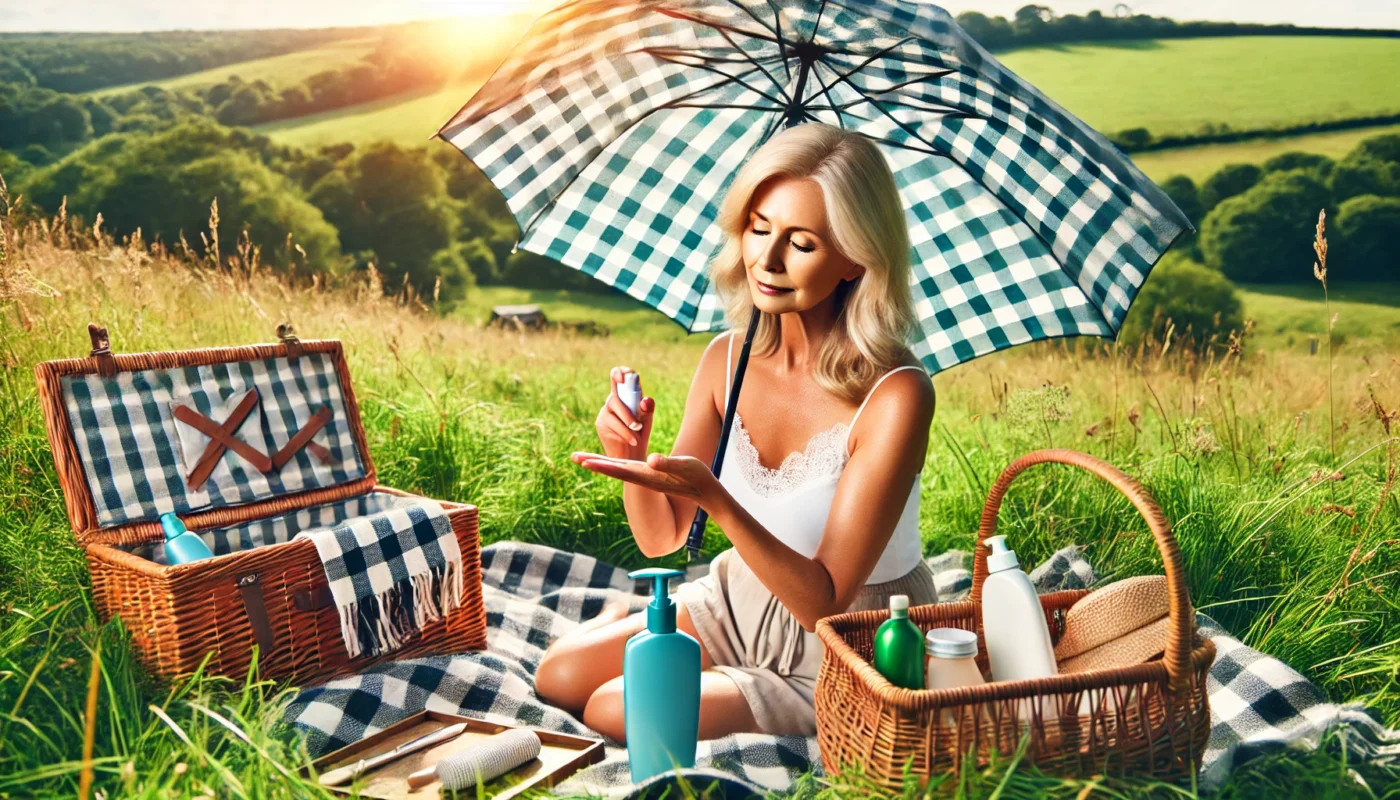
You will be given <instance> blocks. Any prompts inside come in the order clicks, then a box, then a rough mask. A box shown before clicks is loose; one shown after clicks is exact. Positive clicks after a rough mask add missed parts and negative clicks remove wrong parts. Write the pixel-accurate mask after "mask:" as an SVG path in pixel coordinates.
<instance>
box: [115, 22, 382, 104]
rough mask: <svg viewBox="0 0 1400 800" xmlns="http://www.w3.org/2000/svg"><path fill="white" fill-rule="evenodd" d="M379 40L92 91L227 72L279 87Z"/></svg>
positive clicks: (190, 84) (197, 84) (205, 82)
mask: <svg viewBox="0 0 1400 800" xmlns="http://www.w3.org/2000/svg"><path fill="white" fill-rule="evenodd" d="M379 41H380V37H378V36H356V37H353V38H349V39H343V40H340V41H334V42H328V43H326V44H324V45H321V46H320V47H313V48H310V49H308V50H298V51H296V52H293V53H285V54H283V55H279V56H270V57H268V58H257V59H252V60H249V61H241V62H238V63H236V64H227V65H225V66H222V67H215V68H213V69H206V70H202V71H200V72H191V73H189V74H188V75H181V76H179V77H176V78H167V79H165V80H163V81H155V82H153V83H151V84H125V85H122V86H111V87H108V88H106V89H100V90H98V91H95V92H93V94H94V95H96V96H98V97H105V96H108V95H114V94H121V93H123V92H129V91H131V90H132V89H135V88H137V87H138V86H147V85H154V86H160V87H162V88H165V89H171V90H174V89H202V88H204V87H206V86H213V85H214V84H216V83H220V82H222V81H224V80H225V79H227V78H228V77H229V76H230V75H237V76H238V77H240V78H242V79H243V80H244V81H247V82H249V83H251V82H253V81H257V80H264V81H267V82H268V84H270V85H271V86H272V87H273V88H282V87H284V86H291V85H293V84H296V83H300V82H301V81H303V80H306V79H307V78H308V77H310V76H312V75H315V74H316V73H318V72H321V71H323V70H328V69H336V68H337V67H342V66H345V65H347V64H353V63H355V62H356V61H359V60H360V58H361V57H363V56H364V55H366V54H367V53H369V52H370V51H371V50H373V49H374V48H375V46H376V45H377V44H378V43H379Z"/></svg>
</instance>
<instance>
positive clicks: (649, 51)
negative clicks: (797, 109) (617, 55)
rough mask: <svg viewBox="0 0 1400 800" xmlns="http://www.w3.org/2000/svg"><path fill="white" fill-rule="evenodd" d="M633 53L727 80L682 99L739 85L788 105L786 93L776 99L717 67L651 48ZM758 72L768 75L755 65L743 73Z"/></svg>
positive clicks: (702, 59) (701, 58)
mask: <svg viewBox="0 0 1400 800" xmlns="http://www.w3.org/2000/svg"><path fill="white" fill-rule="evenodd" d="M633 52H642V53H646V54H647V55H649V56H652V57H653V58H659V59H661V60H662V61H665V62H667V63H670V64H677V65H679V66H682V67H691V68H694V69H703V70H706V71H707V72H713V73H715V74H716V75H723V76H724V77H725V80H722V81H720V82H718V83H713V84H710V85H709V86H706V87H705V88H703V89H699V90H697V91H695V92H693V93H691V94H690V95H687V96H686V97H685V98H682V99H688V98H690V97H694V96H695V95H696V94H699V93H700V92H705V91H709V90H710V89H716V88H719V87H720V86H723V85H725V84H726V83H737V84H739V85H740V86H742V87H744V88H745V89H748V90H749V91H751V92H753V93H754V94H757V95H760V96H762V97H763V99H765V100H770V101H772V102H774V103H783V104H786V103H787V93H786V92H784V93H783V97H782V99H779V98H777V97H774V96H773V95H771V94H768V93H767V92H765V91H763V90H762V89H758V88H756V87H754V86H751V85H750V84H749V83H748V82H746V81H744V80H743V79H742V78H741V77H740V76H738V75H730V74H729V73H727V72H725V71H724V70H721V69H717V68H715V67H712V66H709V65H708V64H687V63H685V62H683V61H677V60H676V59H674V58H672V57H670V56H667V55H665V54H662V53H658V52H654V51H653V50H652V49H651V48H649V47H644V48H642V49H641V50H639V51H633ZM694 58H697V59H700V60H701V61H704V60H705V56H694ZM731 63H735V64H737V63H739V62H737V61H735V62H731ZM749 63H751V64H753V61H752V60H750V61H749ZM758 70H762V71H763V73H764V74H765V75H766V74H768V71H767V70H764V69H763V67H761V66H759V65H758V64H754V65H753V68H752V69H750V70H748V71H747V72H745V73H743V74H744V75H748V74H750V73H753V72H755V71H758ZM770 77H771V76H770Z"/></svg>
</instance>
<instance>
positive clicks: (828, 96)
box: [812, 62, 846, 130]
mask: <svg viewBox="0 0 1400 800" xmlns="http://www.w3.org/2000/svg"><path fill="white" fill-rule="evenodd" d="M818 66H823V67H826V68H827V69H831V67H830V66H828V65H827V64H825V63H820V62H818V63H815V64H813V65H812V75H813V76H814V77H815V78H816V79H817V83H820V84H821V85H822V94H824V95H826V104H827V107H828V108H830V109H831V111H832V112H833V113H835V114H836V123H837V124H838V125H840V126H841V128H842V130H845V128H846V120H845V119H844V118H843V117H842V116H841V109H839V108H837V107H836V101H835V100H833V99H832V97H831V87H830V86H827V85H826V81H824V80H822V73H821V70H819V69H817V67H818Z"/></svg>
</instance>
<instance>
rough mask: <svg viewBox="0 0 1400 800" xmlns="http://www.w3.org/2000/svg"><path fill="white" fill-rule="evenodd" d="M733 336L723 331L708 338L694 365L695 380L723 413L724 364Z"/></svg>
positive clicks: (699, 387) (726, 360)
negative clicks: (703, 350)
mask: <svg viewBox="0 0 1400 800" xmlns="http://www.w3.org/2000/svg"><path fill="white" fill-rule="evenodd" d="M733 336H734V332H733V331H725V332H724V333H721V334H719V335H718V336H716V337H715V338H713V339H711V340H710V343H709V344H707V345H705V352H703V353H701V354H700V363H699V364H697V365H696V366H695V378H694V380H695V382H696V383H698V384H699V386H697V387H695V388H697V389H703V390H704V391H705V392H707V393H708V394H709V395H710V397H711V398H712V399H713V402H714V405H715V408H716V409H717V410H718V412H719V413H720V414H721V415H723V413H724V412H723V409H724V397H723V394H724V384H725V379H726V378H727V377H728V376H727V375H725V369H726V366H725V365H726V364H727V363H728V359H729V346H730V339H732V338H733Z"/></svg>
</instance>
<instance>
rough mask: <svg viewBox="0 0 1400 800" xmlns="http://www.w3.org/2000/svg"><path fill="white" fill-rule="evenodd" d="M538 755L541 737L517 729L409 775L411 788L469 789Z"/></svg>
mask: <svg viewBox="0 0 1400 800" xmlns="http://www.w3.org/2000/svg"><path fill="white" fill-rule="evenodd" d="M539 754H540V737H539V734H537V733H535V732H534V731H532V730H530V729H529V728H515V729H513V730H508V731H505V732H504V733H498V734H496V735H495V736H492V737H491V738H489V739H487V740H485V741H483V742H479V743H477V744H474V745H472V746H471V747H468V748H465V749H463V750H461V751H460V752H457V753H453V754H452V755H450V756H448V757H447V758H444V759H443V760H441V761H439V762H438V763H437V764H436V765H434V766H431V767H428V768H426V769H420V770H418V771H417V772H415V773H413V774H412V775H409V776H408V786H409V788H410V789H419V788H421V787H424V786H427V785H428V784H430V783H432V782H433V781H441V782H442V788H444V789H450V790H452V791H457V790H458V789H466V788H468V787H470V786H475V785H477V784H478V783H485V782H487V781H489V780H491V779H492V778H496V777H499V776H501V775H504V774H506V773H507V772H510V771H511V770H513V769H515V768H516V767H518V766H520V765H521V764H524V763H525V762H527V761H529V760H531V759H533V758H535V757H536V756H538V755H539Z"/></svg>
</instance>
